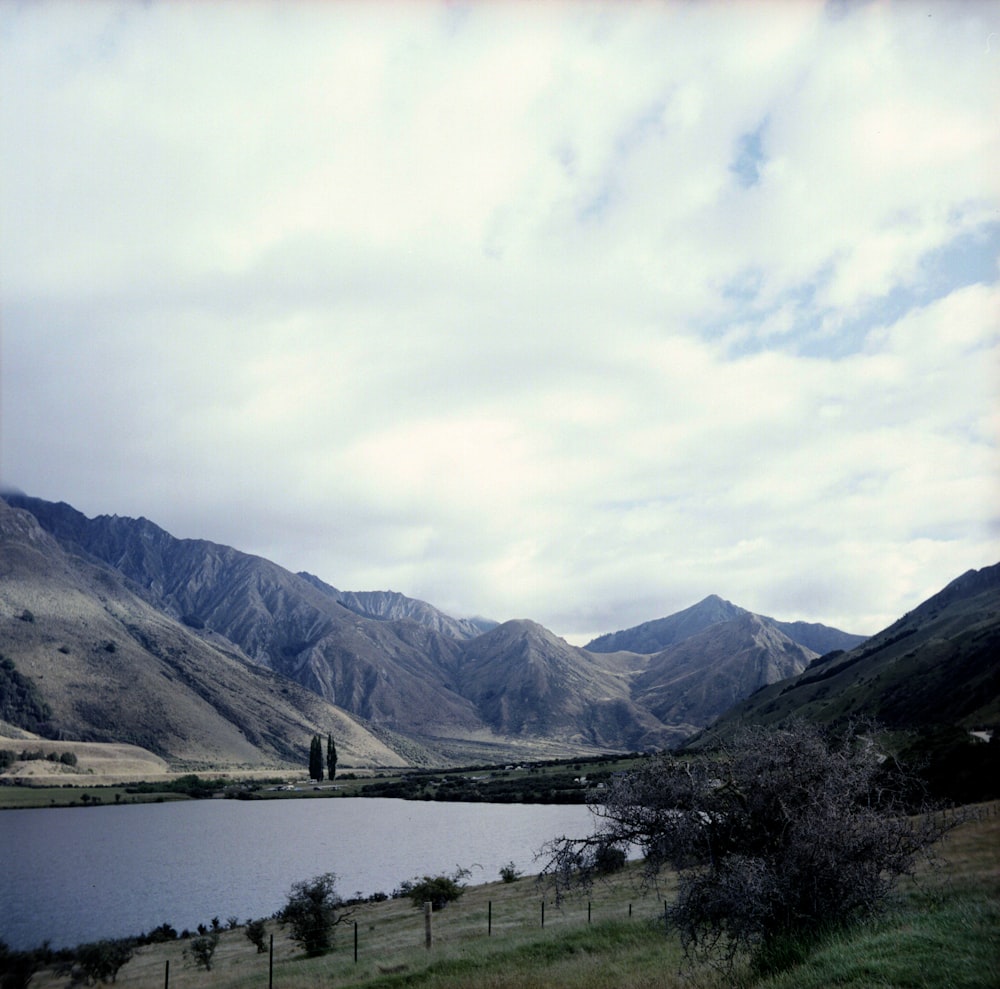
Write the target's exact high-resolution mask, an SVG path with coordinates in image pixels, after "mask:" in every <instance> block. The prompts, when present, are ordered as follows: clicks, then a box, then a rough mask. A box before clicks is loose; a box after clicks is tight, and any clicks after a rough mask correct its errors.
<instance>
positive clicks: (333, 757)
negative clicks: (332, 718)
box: [326, 734, 337, 779]
mask: <svg viewBox="0 0 1000 989" xmlns="http://www.w3.org/2000/svg"><path fill="white" fill-rule="evenodd" d="M336 774H337V744H336V742H334V740H333V735H332V734H328V735H327V736H326V775H327V776H329V777H330V779H333V777H334V776H335V775H336Z"/></svg>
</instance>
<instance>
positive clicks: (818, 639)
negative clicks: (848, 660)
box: [585, 594, 865, 654]
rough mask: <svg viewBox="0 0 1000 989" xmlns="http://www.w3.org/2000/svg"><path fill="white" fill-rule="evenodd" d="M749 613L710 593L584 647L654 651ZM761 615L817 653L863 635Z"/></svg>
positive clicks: (860, 639)
mask: <svg viewBox="0 0 1000 989" xmlns="http://www.w3.org/2000/svg"><path fill="white" fill-rule="evenodd" d="M749 614H751V612H749V611H747V610H746V609H745V608H741V607H739V606H738V605H735V604H733V603H732V602H730V601H726V600H724V599H723V598H720V597H719V596H718V595H717V594H710V595H709V596H708V597H707V598H705V599H704V600H702V601H699V602H698V603H697V604H694V605H692V606H691V607H690V608H685V609H684V610H683V611H678V612H677V613H676V614H673V615H669V616H668V617H666V618H657V619H655V620H654V621H650V622H644V623H643V624H641V625H636V626H634V627H633V628H627V629H622V630H621V631H618V632H610V633H608V634H607V635H601V636H598V637H597V638H596V639H594V640H593V641H592V642H589V643H588V644H587V645H586V647H585V648H586V649H588V650H589V651H590V652H617V651H619V650H626V651H628V652H637V653H647V654H648V653H656V652H660V651H661V650H662V649H666V648H668V647H669V646H672V645H675V644H676V643H678V642H683V641H684V640H685V639H687V638H689V637H690V636H692V635H695V634H697V633H698V632H701V631H703V630H704V629H706V628H709V627H711V626H712V625H717V624H719V623H720V622H728V621H732V620H733V619H734V618H739V617H740V616H742V615H749ZM760 617H762V618H764V620H765V621H767V622H770V623H771V624H772V625H774V626H776V627H777V628H778V629H780V631H782V632H783V633H784V634H785V635H787V636H788V638H790V639H791V640H792V641H793V642H797V643H798V644H799V645H801V646H805V648H806V649H809V650H811V651H812V652H815V653H819V654H822V653H825V652H830V651H831V650H833V649H851V648H853V647H854V646H856V645H858V644H859V643H861V642H863V641H864V638H865V637H864V636H863V635H853V634H851V633H850V632H842V631H841V630H840V629H837V628H831V627H830V626H828V625H820V624H818V623H811V622H779V621H777V620H776V619H774V618H765V616H760Z"/></svg>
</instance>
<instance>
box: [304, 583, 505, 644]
mask: <svg viewBox="0 0 1000 989" xmlns="http://www.w3.org/2000/svg"><path fill="white" fill-rule="evenodd" d="M299 576H300V577H304V578H305V579H306V580H308V581H309V582H310V583H311V584H312V585H313V586H314V587H319V588H320V589H328V593H330V594H331V596H332V597H333V598H334V599H335V600H336V601H337V602H338V603H339V604H342V605H343V606H344V607H345V608H349V609H350V610H351V611H353V612H355V613H356V614H359V615H363V616H364V617H365V618H377V619H379V620H380V621H412V622H416V623H417V624H418V625H423V626H425V627H427V628H429V629H432V630H433V631H435V632H438V633H439V634H441V635H446V636H448V638H450V639H458V640H459V641H465V640H467V639H474V638H476V636H478V635H482V634H483V633H484V632H488V631H489V630H490V629H491V628H496V627H497V624H498V623H497V622H494V621H490V620H489V619H487V618H452V617H451V615H446V614H445V613H444V612H443V611H438V609H437V608H435V607H434V606H433V605H430V604H428V603H427V602H426V601H418V600H417V599H416V598H408V597H406V595H404V594H400V593H399V592H398V591H338V590H337V589H336V588H333V587H330V585H329V584H326V583H324V582H323V581H322V580H320V579H319V578H318V577H314V576H313V575H312V574H308V573H300V574H299Z"/></svg>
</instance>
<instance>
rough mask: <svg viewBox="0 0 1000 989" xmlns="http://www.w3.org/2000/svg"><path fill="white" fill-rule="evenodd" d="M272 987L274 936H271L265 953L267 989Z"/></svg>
mask: <svg viewBox="0 0 1000 989" xmlns="http://www.w3.org/2000/svg"><path fill="white" fill-rule="evenodd" d="M273 987H274V935H273V934H272V935H271V940H270V943H269V947H268V951H267V989H273Z"/></svg>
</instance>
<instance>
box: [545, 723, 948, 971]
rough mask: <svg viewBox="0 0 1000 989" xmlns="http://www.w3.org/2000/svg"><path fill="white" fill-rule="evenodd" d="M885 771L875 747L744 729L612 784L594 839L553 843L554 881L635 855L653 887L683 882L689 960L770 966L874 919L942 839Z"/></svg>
mask: <svg viewBox="0 0 1000 989" xmlns="http://www.w3.org/2000/svg"><path fill="white" fill-rule="evenodd" d="M881 763H882V759H881V757H880V756H879V753H878V751H877V749H876V747H875V745H874V743H873V742H872V740H871V737H870V736H868V735H866V734H861V733H859V732H857V731H855V730H848V731H845V732H843V733H842V734H840V735H839V736H838V737H835V738H834V737H828V736H826V735H825V734H824V733H823V732H822V731H821V730H820V729H819V728H816V727H814V726H810V725H807V724H804V723H796V724H793V725H791V726H788V727H786V728H783V729H778V730H765V729H757V728H752V729H747V730H745V731H743V732H742V733H741V734H740V735H739V736H738V737H737V738H736V739H735V740H734V741H733V742H732V743H731V744H730V745H729V746H728V748H727V749H726V750H725V751H717V752H715V753H713V754H712V755H711V756H710V757H703V758H699V759H690V760H689V759H682V758H679V757H676V756H671V755H664V756H659V757H656V758H654V759H651V760H650V761H649V762H648V763H647V764H646V765H645V766H643V767H642V768H641V769H639V770H637V771H636V772H633V773H629V774H626V775H623V776H620V777H617V778H615V779H614V780H613V781H612V782H611V784H610V785H609V787H608V789H607V790H606V791H605V792H604V794H603V796H602V802H601V803H600V804H596V805H594V806H593V807H592V809H593V811H594V813H595V814H596V815H597V817H598V818H599V819H600V820H601V824H600V826H599V828H598V830H597V832H596V833H595V834H593V835H590V836H589V837H587V838H583V839H567V838H563V839H560V840H559V841H557V842H555V843H553V845H552V846H551V847H550V849H549V851H550V853H551V856H550V860H549V863H548V866H547V867H546V870H545V871H546V874H547V875H548V876H549V877H550V878H551V879H552V880H553V881H554V882H555V884H556V887H557V890H566V889H567V888H569V887H571V886H576V887H578V886H579V885H580V884H581V883H582V884H584V885H586V884H588V883H589V882H590V881H591V880H592V879H593V877H594V876H595V875H596V874H597V872H598V861H599V854H601V853H602V850H604V849H607V848H609V847H612V848H619V849H621V850H625V849H628V848H631V849H638V850H640V851H641V853H642V855H643V859H644V865H645V878H646V879H647V881H654V880H655V878H656V876H657V875H658V874H659V873H660V871H661V870H662V869H663V868H664V867H672V868H673V869H675V870H677V872H678V874H679V883H678V891H677V899H676V901H675V902H674V904H673V905H672V906H671V907H669V908H668V909H667V917H668V919H669V920H670V921H671V922H672V925H673V927H674V928H675V929H676V930H677V932H678V933H679V935H680V938H681V942H682V944H683V946H684V949H685V951H686V952H687V954H688V956H689V957H690V958H703V957H707V958H714V959H718V958H722V959H723V960H724V961H726V962H729V963H731V962H732V961H733V960H734V959H735V958H736V957H737V956H738V955H740V954H743V953H747V952H749V953H751V954H753V955H755V957H756V958H757V959H758V960H760V959H761V958H762V957H764V956H766V955H767V954H768V952H769V951H772V950H773V949H774V948H775V946H776V945H779V944H780V943H781V942H782V941H784V940H786V939H788V938H789V937H791V938H797V939H800V940H801V939H803V938H806V939H808V938H809V937H811V936H815V935H816V934H818V933H819V932H820V931H822V930H825V929H827V928H830V927H833V926H837V925H841V924H844V923H847V922H849V921H851V920H854V919H856V918H858V917H860V916H863V915H866V914H869V913H871V912H873V911H875V910H877V909H878V908H879V907H880V906H881V905H882V904H883V902H884V900H885V898H886V896H887V894H888V893H889V892H890V890H891V889H892V887H893V885H894V883H895V881H896V880H897V879H898V878H899V877H900V876H901V875H905V874H909V873H910V872H912V870H913V867H914V865H915V863H916V860H917V857H918V855H919V854H920V852H921V851H922V850H925V849H927V848H929V846H930V845H931V844H932V843H933V842H934V841H936V840H937V839H938V838H940V837H941V835H942V834H943V832H944V829H945V825H944V824H943V822H942V821H941V820H940V819H937V818H935V817H934V816H932V815H930V814H925V815H924V816H923V817H920V818H913V817H910V816H908V815H907V813H905V808H904V807H903V805H902V803H901V800H900V794H901V793H902V792H903V791H904V789H905V787H904V786H903V785H902V782H901V781H900V780H899V777H898V775H897V776H896V777H894V778H893V779H890V778H889V777H888V775H887V774H886V773H884V772H883V770H882V765H881ZM605 854H606V853H605Z"/></svg>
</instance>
